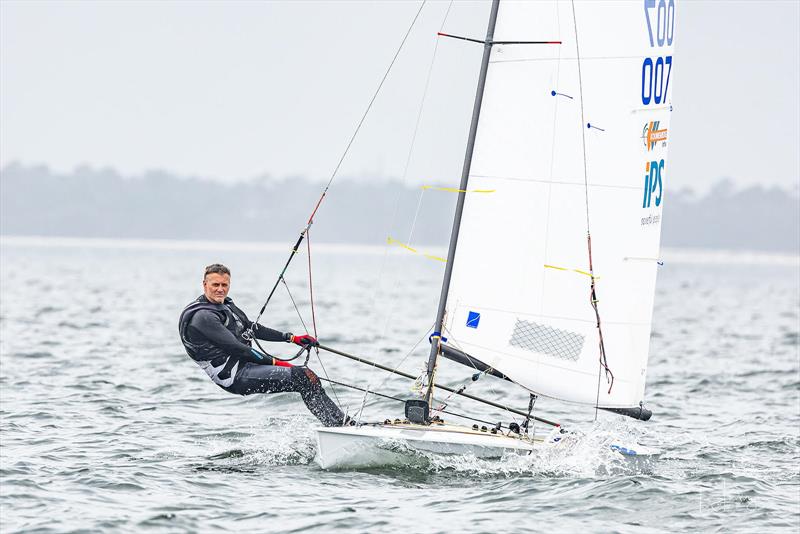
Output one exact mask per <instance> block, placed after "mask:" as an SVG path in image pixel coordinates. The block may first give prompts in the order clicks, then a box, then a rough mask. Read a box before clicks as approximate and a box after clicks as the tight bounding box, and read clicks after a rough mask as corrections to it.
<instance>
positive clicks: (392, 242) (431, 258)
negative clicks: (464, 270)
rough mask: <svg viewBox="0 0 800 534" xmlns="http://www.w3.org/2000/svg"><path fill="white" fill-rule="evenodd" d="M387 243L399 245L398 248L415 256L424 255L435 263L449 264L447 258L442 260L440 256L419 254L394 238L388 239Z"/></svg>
mask: <svg viewBox="0 0 800 534" xmlns="http://www.w3.org/2000/svg"><path fill="white" fill-rule="evenodd" d="M386 242H387V243H389V244H390V245H397V246H398V247H400V248H403V249H405V250H407V251H409V252H413V253H414V254H422V255H423V256H425V257H426V258H428V259H429V260H435V261H441V262H444V263H447V260H446V259H445V258H442V257H440V256H434V255H433V254H425V253H424V252H419V251H418V250H417V249H415V248H411V247H409V246H408V245H406V244H405V243H402V242H400V241H398V240H397V239H394V238H392V237H387V238H386Z"/></svg>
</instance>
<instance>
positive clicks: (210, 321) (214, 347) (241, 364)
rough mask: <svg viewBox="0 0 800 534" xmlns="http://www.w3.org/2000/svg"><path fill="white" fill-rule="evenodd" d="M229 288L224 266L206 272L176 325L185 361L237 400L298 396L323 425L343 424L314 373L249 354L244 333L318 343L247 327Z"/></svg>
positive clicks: (303, 344) (267, 338)
mask: <svg viewBox="0 0 800 534" xmlns="http://www.w3.org/2000/svg"><path fill="white" fill-rule="evenodd" d="M230 284H231V272H230V270H229V269H228V268H227V267H225V266H224V265H221V264H218V263H215V264H213V265H209V266H208V267H206V270H205V274H204V276H203V295H201V296H200V297H198V298H197V299H196V300H194V301H192V302H191V303H190V304H189V305H188V306H186V308H184V310H183V312H182V313H181V317H180V320H179V322H178V328H179V331H180V336H181V341H182V342H183V346H184V347H185V348H186V352H187V353H188V354H189V356H190V357H191V358H192V359H193V360H194V361H195V362H196V363H197V364H198V365H199V366H200V367H201V368H202V369H203V370H204V371H205V372H206V373H207V374H208V376H209V377H210V378H211V380H213V381H214V383H215V384H217V385H218V386H220V387H221V388H222V389H224V390H226V391H229V392H231V393H236V394H238V395H250V394H252V393H280V392H286V391H293V392H297V393H300V396H301V397H302V398H303V402H305V403H306V406H307V407H308V409H309V411H310V412H311V413H312V414H314V416H316V418H317V419H319V420H320V421H321V422H322V424H323V425H325V426H336V425H341V424H343V420H344V415H343V414H342V412H341V410H339V408H338V407H337V406H336V404H335V403H334V402H333V401H332V400H331V399H330V398H329V397H328V395H327V394H326V393H325V391H324V390H323V389H322V385H321V384H320V382H319V378H318V377H317V375H316V374H314V371H312V370H311V369H309V368H307V367H300V366H293V365H291V364H289V363H287V362H283V361H280V360H277V359H274V358H273V357H272V356H270V355H268V354H263V353H261V352H259V351H257V350H255V349H253V348H252V347H251V346H250V343H251V342H250V340H249V339H248V338H247V337H246V336H245V335H244V334H245V332H248V331H249V330H250V329H252V335H253V336H254V337H256V338H258V339H261V340H264V341H285V342H290V343H295V344H297V345H300V346H301V347H309V346H314V345H317V340H316V339H314V338H313V337H312V336H309V335H308V334H303V335H301V336H295V335H292V334H291V333H288V332H287V333H285V334H284V333H282V332H278V331H277V330H273V329H272V328H267V327H265V326H262V325H260V324H257V323H253V322H251V321H250V320H249V319H248V318H247V316H246V315H245V314H244V312H243V311H242V310H240V309H239V308H237V307H236V305H235V304H234V303H233V300H231V299H230V298H229V297H228V291H229V290H230Z"/></svg>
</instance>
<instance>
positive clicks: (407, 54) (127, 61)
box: [0, 0, 800, 191]
mask: <svg viewBox="0 0 800 534" xmlns="http://www.w3.org/2000/svg"><path fill="white" fill-rule="evenodd" d="M636 1H638V0H636ZM447 5H448V3H447V2H444V1H438V2H437V1H433V2H429V4H428V5H426V7H425V9H424V11H423V15H422V17H421V19H420V21H419V22H418V26H417V27H416V30H415V31H414V33H412V36H411V38H410V40H409V43H408V44H407V48H406V49H405V50H404V53H403V55H402V56H401V58H400V59H399V60H398V64H397V65H396V69H395V70H394V71H393V73H392V75H391V77H390V79H389V80H388V82H387V85H386V86H385V88H384V92H383V93H382V94H381V96H380V97H379V100H378V101H377V103H376V105H375V108H374V109H373V111H372V113H371V114H370V116H369V118H368V120H367V122H366V124H365V126H364V129H363V130H362V132H361V136H360V137H359V139H358V140H357V142H356V144H355V145H354V147H353V150H352V151H351V154H350V155H349V157H348V159H347V160H346V162H345V165H344V166H343V169H342V171H341V172H342V174H349V175H357V176H361V177H364V178H365V179H367V178H369V179H374V178H375V177H378V176H400V175H401V174H402V172H403V168H404V165H405V161H406V156H407V150H408V146H409V142H410V140H411V137H412V133H413V131H414V124H415V119H416V114H417V109H418V107H419V103H420V98H421V96H422V90H423V86H424V82H425V76H426V74H427V71H428V66H429V65H430V61H431V54H432V52H433V47H434V45H435V37H434V35H435V33H436V31H438V29H439V26H440V25H441V23H442V19H443V16H444V13H445V10H446V8H447ZM418 6H419V2H412V1H404V2H388V1H383V2H332V1H327V2H293V3H289V2H241V3H236V2H226V3H224V4H223V3H218V2H189V1H184V2H171V3H170V2H166V3H165V2H67V1H59V2H45V1H39V2H16V1H8V0H2V2H0V45H1V47H0V164H2V165H5V164H7V163H9V162H11V161H21V162H23V163H30V164H32V163H45V164H48V165H50V166H51V167H53V168H55V169H58V170H71V169H72V168H74V167H75V166H77V165H79V164H82V163H88V164H90V165H93V166H110V167H114V168H116V169H118V170H119V171H120V172H122V173H124V174H139V173H141V172H143V171H145V170H147V169H154V168H160V169H165V170H168V171H172V172H176V173H179V174H187V175H198V176H205V177H211V178H217V179H221V180H238V179H248V178H253V177H256V176H260V175H270V176H273V177H285V176H292V175H304V176H308V177H310V178H316V179H320V180H322V179H326V178H327V177H328V176H329V174H330V172H331V171H332V169H333V167H334V165H335V164H336V161H337V159H338V156H339V154H340V153H341V151H342V149H343V148H344V145H345V144H346V142H347V139H348V138H349V136H350V134H351V132H352V130H353V128H354V126H355V124H356V122H357V120H358V119H359V117H360V115H361V113H362V111H363V109H364V107H365V106H366V104H367V101H368V100H369V97H370V96H371V94H372V91H373V90H374V89H375V87H376V85H377V83H378V81H379V79H380V77H381V75H382V73H383V71H384V69H385V68H386V66H387V65H388V62H389V60H390V59H391V56H392V54H393V53H394V50H395V48H396V47H397V45H398V43H399V40H400V38H401V37H402V35H403V33H404V31H405V29H406V27H407V26H408V24H409V23H410V21H411V19H412V18H413V16H414V14H415V13H416V10H417V8H418ZM487 13H488V2H456V3H455V5H454V6H453V8H452V10H451V12H450V15H449V18H448V20H447V23H446V26H445V31H449V32H452V33H458V34H464V35H472V36H476V37H479V36H482V34H483V33H484V31H485V17H486V14H487ZM677 14H678V18H677V24H676V42H675V46H676V53H675V57H676V62H675V72H674V83H675V85H674V86H673V87H674V93H673V100H674V106H675V111H674V114H673V119H672V126H671V131H670V159H671V167H672V172H671V180H672V182H673V186H677V187H693V188H695V189H697V190H699V191H704V190H706V189H707V188H708V187H709V186H710V185H711V184H712V183H714V182H716V181H717V180H718V179H719V178H721V177H730V178H732V179H733V180H734V181H736V182H737V183H738V184H740V185H750V184H754V183H763V184H779V185H782V186H784V187H795V186H796V184H797V183H798V169H799V168H800V155H798V146H799V145H800V135H799V133H798V130H800V106H799V104H798V100H799V97H798V94H800V80H799V78H800V74H799V71H800V67H799V65H800V37H798V34H799V32H800V30H799V29H798V28H800V1H798V0H784V1H725V2H722V1H692V0H682V1H681V2H680V3H679V4H678V11H677ZM479 58H480V46H478V45H470V44H468V43H461V42H456V41H453V40H445V41H442V42H440V44H439V47H438V52H437V55H436V62H435V66H434V70H433V77H432V79H431V85H430V90H429V94H428V98H427V100H426V106H425V111H424V114H423V117H422V122H421V126H420V133H419V136H418V138H417V149H416V150H415V152H414V157H413V159H412V163H411V166H410V168H409V173H408V181H409V182H411V183H428V182H434V181H436V182H445V181H453V182H455V181H457V178H458V177H457V176H453V173H454V172H456V173H457V172H458V171H459V170H460V162H461V159H462V157H463V150H464V144H465V138H466V129H467V125H468V120H469V112H470V109H471V104H472V98H473V94H474V87H475V80H476V77H477V69H478V62H479Z"/></svg>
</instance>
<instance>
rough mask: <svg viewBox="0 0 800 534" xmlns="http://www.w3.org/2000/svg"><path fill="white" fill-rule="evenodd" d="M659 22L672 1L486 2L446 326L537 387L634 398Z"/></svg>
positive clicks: (667, 87)
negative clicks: (485, 57) (490, 22)
mask: <svg viewBox="0 0 800 534" xmlns="http://www.w3.org/2000/svg"><path fill="white" fill-rule="evenodd" d="M674 27H675V2H674V1H673V0H668V1H666V0H644V1H643V2H631V1H620V2H595V1H588V2H574V4H573V3H572V2H568V1H567V2H561V1H553V2H544V1H542V2H512V1H507V2H502V3H501V4H500V7H499V11H498V15H497V23H496V27H495V34H494V42H495V44H494V46H493V47H492V51H491V56H490V63H489V68H488V74H487V79H486V86H485V91H484V94H483V109H482V110H481V114H480V120H479V122H478V127H477V137H476V142H475V148H474V153H473V157H472V165H471V171H470V174H469V185H470V189H482V190H486V189H489V190H494V192H493V193H491V194H481V195H475V196H470V194H468V193H467V195H466V200H465V204H464V212H463V218H462V220H461V228H460V233H459V239H458V243H457V248H456V252H455V257H454V261H453V265H452V269H453V271H452V279H451V281H450V286H449V292H448V298H447V316H446V323H445V328H446V332H447V334H445V335H447V336H449V344H451V345H453V346H454V347H456V348H458V349H460V350H462V351H463V352H465V353H468V354H469V355H471V356H473V357H475V358H477V359H478V360H480V361H482V362H484V363H485V364H487V365H488V366H490V367H491V368H493V369H495V370H497V371H499V372H500V373H502V374H504V375H506V376H508V377H509V378H510V379H511V380H513V381H514V382H516V383H518V384H520V385H521V386H523V387H525V388H527V389H529V390H530V391H531V392H534V393H536V394H540V395H544V396H548V397H553V398H557V399H561V400H564V401H570V402H577V403H582V404H588V405H598V406H600V407H608V408H627V407H635V406H638V405H639V403H640V401H642V399H643V396H644V385H645V374H646V370H647V359H648V352H649V341H650V333H651V321H652V313H653V297H654V292H655V283H656V270H657V261H658V258H659V241H660V233H661V225H660V222H661V210H662V207H663V202H664V196H663V189H664V186H665V184H666V183H667V180H668V178H667V177H668V173H669V166H668V164H667V163H666V144H667V140H668V135H669V119H670V114H671V96H670V95H671V92H672V87H673V83H672V67H673V59H672V57H673V56H672V50H673V44H674ZM541 40H552V41H560V42H561V44H554V45H550V46H533V45H526V44H509V45H504V44H497V43H498V42H503V41H514V42H519V41H541ZM589 235H591V255H592V260H593V272H594V275H595V276H596V288H597V293H596V295H597V299H598V303H597V306H598V309H599V315H600V318H601V328H600V329H598V327H597V319H596V316H595V311H594V308H593V307H592V302H591V293H590V287H591V277H590V275H589V271H590V270H589V246H588V240H587V237H588V236H589ZM599 332H602V337H603V340H604V346H605V354H606V357H607V362H608V367H609V368H610V370H611V371H612V372H613V376H614V382H613V387H611V388H610V390H609V386H610V385H611V384H610V381H609V378H608V376H607V375H606V373H605V372H604V371H603V369H602V367H601V365H600V349H599Z"/></svg>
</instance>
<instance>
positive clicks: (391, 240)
mask: <svg viewBox="0 0 800 534" xmlns="http://www.w3.org/2000/svg"><path fill="white" fill-rule="evenodd" d="M386 242H387V243H389V244H390V245H397V246H398V247H401V248H404V249H406V250H408V251H411V252H413V253H414V254H416V253H417V249H415V248H411V247H409V246H408V245H406V244H405V243H401V242H400V241H398V240H397V239H392V238H391V237H387V238H386Z"/></svg>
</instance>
